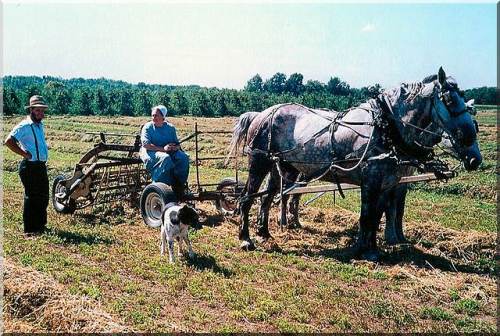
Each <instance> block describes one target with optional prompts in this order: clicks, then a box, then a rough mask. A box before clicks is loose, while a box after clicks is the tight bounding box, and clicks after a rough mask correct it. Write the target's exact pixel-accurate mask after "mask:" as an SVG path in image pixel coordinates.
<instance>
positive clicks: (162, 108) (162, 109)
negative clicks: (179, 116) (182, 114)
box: [151, 105, 167, 118]
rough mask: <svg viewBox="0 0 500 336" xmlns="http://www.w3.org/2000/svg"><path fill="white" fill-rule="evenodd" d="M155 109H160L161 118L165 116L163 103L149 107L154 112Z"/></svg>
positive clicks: (165, 109) (165, 111) (165, 110)
mask: <svg viewBox="0 0 500 336" xmlns="http://www.w3.org/2000/svg"><path fill="white" fill-rule="evenodd" d="M156 110H160V112H161V115H162V116H163V118H165V117H166V116H167V108H166V107H165V106H164V105H158V106H155V107H153V108H152V109H151V112H154V111H156Z"/></svg>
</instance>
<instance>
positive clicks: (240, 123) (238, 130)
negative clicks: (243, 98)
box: [224, 111, 259, 166]
mask: <svg viewBox="0 0 500 336" xmlns="http://www.w3.org/2000/svg"><path fill="white" fill-rule="evenodd" d="M258 115H259V112H254V111H250V112H245V113H243V114H242V115H240V117H239V118H238V120H237V121H236V123H235V124H234V127H233V137H232V138H231V143H230V144H229V153H228V154H227V157H226V161H225V162H224V165H225V166H227V164H228V163H229V160H230V159H231V157H232V156H234V155H237V154H238V149H239V147H240V144H241V142H242V141H243V140H245V139H246V135H247V132H248V128H249V127H250V124H252V121H253V120H254V119H255V117H257V116H258Z"/></svg>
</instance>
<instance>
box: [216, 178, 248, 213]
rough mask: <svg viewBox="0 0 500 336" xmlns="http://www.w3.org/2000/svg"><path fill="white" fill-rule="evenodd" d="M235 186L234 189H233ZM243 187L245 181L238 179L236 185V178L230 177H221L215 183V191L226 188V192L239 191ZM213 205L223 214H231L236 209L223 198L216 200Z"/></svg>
mask: <svg viewBox="0 0 500 336" xmlns="http://www.w3.org/2000/svg"><path fill="white" fill-rule="evenodd" d="M235 187H236V190H235ZM243 188H245V183H243V182H242V181H238V185H236V180H235V179H234V178H232V177H226V178H224V179H222V180H221V181H220V182H219V184H218V185H217V191H221V190H224V189H226V192H235V193H240V194H241V191H242V190H243ZM215 207H216V208H217V210H219V211H220V212H221V213H222V214H223V215H233V214H234V211H235V210H236V206H234V207H233V206H230V205H229V204H228V203H227V202H225V201H224V200H216V201H215Z"/></svg>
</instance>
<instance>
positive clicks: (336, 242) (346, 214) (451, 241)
mask: <svg viewBox="0 0 500 336" xmlns="http://www.w3.org/2000/svg"><path fill="white" fill-rule="evenodd" d="M198 205H201V204H197V206H198ZM202 208H203V211H202V212H207V210H208V209H207V207H204V206H202ZM256 210H257V209H256V207H254V208H252V212H251V214H250V223H251V224H254V223H256V220H257V218H256V212H257V211H256ZM205 216H206V217H207V218H208V222H210V221H215V222H219V223H220V222H222V221H224V218H220V217H221V216H220V215H217V214H215V213H213V214H211V213H206V214H205ZM212 216H215V218H214V217H212ZM211 217H212V220H210V218H211ZM358 219H359V215H358V214H357V213H354V212H351V211H348V210H345V209H342V208H339V207H334V208H332V209H319V208H314V207H301V209H300V221H301V223H302V226H303V227H302V228H301V229H294V230H290V229H281V228H280V227H279V224H278V222H279V210H278V209H277V207H273V208H272V209H271V212H270V215H269V230H270V232H271V235H272V237H273V238H272V239H271V240H269V241H267V242H265V243H264V244H262V245H260V246H261V248H262V249H264V250H267V251H281V252H284V253H295V254H301V255H310V256H327V255H332V256H333V255H334V256H336V257H337V258H340V259H341V260H343V259H346V260H347V259H349V260H350V259H351V257H352V256H351V253H352V251H350V247H351V246H352V244H353V243H354V241H355V239H356V236H357V231H358ZM225 220H228V221H229V222H231V223H233V224H234V226H231V232H227V233H226V234H229V235H230V234H232V235H235V236H237V230H238V224H239V217H230V218H225ZM209 225H210V226H213V225H214V223H210V224H209ZM404 226H405V227H404V231H405V235H406V237H407V238H408V240H409V243H410V244H409V245H408V244H403V245H397V246H387V245H386V244H385V241H384V233H383V227H384V223H382V224H381V228H380V232H379V233H378V235H377V236H378V242H379V244H380V246H381V248H382V249H383V250H386V251H387V253H386V257H384V258H383V261H382V262H383V263H384V262H387V263H388V264H389V265H392V264H398V263H400V262H402V261H404V260H406V261H412V260H413V261H412V263H417V264H418V263H423V264H425V268H427V269H432V268H433V267H435V266H436V265H432V262H433V260H434V261H436V262H440V263H441V265H440V267H441V268H442V269H443V270H450V271H455V272H456V271H463V270H465V268H467V269H468V270H469V271H473V272H474V273H475V272H478V273H479V274H481V273H489V274H492V272H494V271H495V270H494V269H492V265H491V264H489V265H481V263H482V262H484V261H488V260H494V258H495V249H496V240H495V239H496V236H495V233H491V232H478V231H459V230H454V229H449V228H445V227H443V226H442V225H440V224H439V223H435V222H433V221H432V220H428V221H425V222H423V223H417V222H413V221H407V222H405V223H404ZM254 229H255V228H254ZM252 234H253V232H252ZM421 266H422V265H421Z"/></svg>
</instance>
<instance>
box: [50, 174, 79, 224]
mask: <svg viewBox="0 0 500 336" xmlns="http://www.w3.org/2000/svg"><path fill="white" fill-rule="evenodd" d="M67 179H68V177H66V176H64V175H58V176H56V178H55V179H54V181H53V182H52V206H53V207H54V210H56V212H58V213H61V214H72V213H74V212H75V210H76V202H75V200H74V199H71V198H70V199H69V200H68V204H67V205H66V204H62V203H59V202H58V201H57V200H56V190H57V187H58V185H59V183H60V182H61V181H62V180H67Z"/></svg>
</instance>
